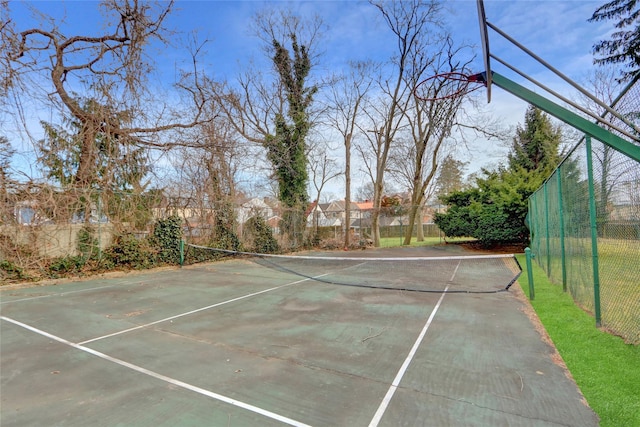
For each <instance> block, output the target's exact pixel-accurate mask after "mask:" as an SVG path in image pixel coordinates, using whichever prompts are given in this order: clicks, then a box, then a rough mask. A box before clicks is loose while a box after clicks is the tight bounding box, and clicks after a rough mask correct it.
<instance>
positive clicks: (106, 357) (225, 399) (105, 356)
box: [0, 316, 310, 427]
mask: <svg viewBox="0 0 640 427" xmlns="http://www.w3.org/2000/svg"><path fill="white" fill-rule="evenodd" d="M0 319H2V320H5V321H7V322H9V323H13V324H14V325H16V326H20V327H22V328H24V329H27V330H29V331H31V332H35V333H36V334H39V335H42V336H45V337H47V338H50V339H52V340H55V341H58V342H59V343H62V344H66V345H68V346H70V347H73V348H75V349H77V350H81V351H84V352H86V353H89V354H92V355H94V356H97V357H99V358H101V359H103V360H107V361H109V362H113V363H115V364H117V365H120V366H123V367H125V368H129V369H131V370H134V371H136V372H139V373H141V374H144V375H148V376H150V377H153V378H156V379H158V380H160V381H164V382H166V383H169V384H173V385H175V386H177V387H180V388H183V389H185V390H189V391H193V392H195V393H198V394H201V395H203V396H207V397H210V398H212V399H215V400H219V401H221V402H224V403H228V404H230V405H233V406H237V407H239V408H242V409H246V410H248V411H251V412H254V413H256V414H260V415H263V416H265V417H267V418H271V419H274V420H277V421H280V422H283V423H285V424H288V425H291V426H296V427H310V426H309V425H308V424H304V423H302V422H300V421H296V420H294V419H291V418H287V417H284V416H282V415H278V414H276V413H274V412H271V411H267V410H266V409H262V408H259V407H257V406H253V405H250V404H248V403H244V402H241V401H239V400H235V399H232V398H230V397H227V396H224V395H221V394H218V393H214V392H212V391H209V390H205V389H203V388H201V387H197V386H194V385H192V384H188V383H185V382H183V381H180V380H176V379H175V378H171V377H167V376H166V375H162V374H159V373H157V372H154V371H151V370H149V369H145V368H143V367H141V366H138V365H134V364H133V363H129V362H125V361H124V360H121V359H118V358H115V357H112V356H109V355H108V354H105V353H102V352H99V351H96V350H93V349H91V348H89V347H85V346H83V345H80V344H76V343H72V342H71V341H68V340H65V339H64V338H60V337H58V336H56V335H53V334H50V333H48V332H45V331H43V330H40V329H37V328H34V327H33V326H29V325H27V324H25V323H22V322H19V321H17V320H14V319H10V318H8V317H5V316H0Z"/></svg>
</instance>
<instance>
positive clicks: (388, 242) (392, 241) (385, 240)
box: [380, 237, 472, 248]
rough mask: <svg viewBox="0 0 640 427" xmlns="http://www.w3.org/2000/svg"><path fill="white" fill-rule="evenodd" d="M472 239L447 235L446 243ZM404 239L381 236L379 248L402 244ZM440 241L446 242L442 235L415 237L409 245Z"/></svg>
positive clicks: (422, 244)
mask: <svg viewBox="0 0 640 427" xmlns="http://www.w3.org/2000/svg"><path fill="white" fill-rule="evenodd" d="M469 240H472V239H471V238H469V237H460V238H457V237H447V242H448V243H456V242H467V241H469ZM403 241H404V237H402V238H400V237H381V238H380V247H381V248H393V247H397V246H402V242H403ZM441 243H446V242H445V241H444V238H443V237H425V238H424V241H423V242H418V241H417V240H416V238H415V237H414V238H412V239H411V244H410V245H409V246H431V245H439V244H441Z"/></svg>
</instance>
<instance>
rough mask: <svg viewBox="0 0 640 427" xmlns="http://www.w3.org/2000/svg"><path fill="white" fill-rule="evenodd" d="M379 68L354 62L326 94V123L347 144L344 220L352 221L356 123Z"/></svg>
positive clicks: (345, 239) (345, 241)
mask: <svg viewBox="0 0 640 427" xmlns="http://www.w3.org/2000/svg"><path fill="white" fill-rule="evenodd" d="M375 67H376V65H375V64H374V63H373V62H371V61H367V62H353V63H351V64H349V72H348V73H346V74H345V75H343V76H339V77H338V78H337V79H336V80H334V81H333V82H332V84H330V85H329V88H328V94H327V103H328V108H327V111H326V113H327V121H328V124H329V125H330V126H331V127H332V128H333V129H335V130H336V131H338V133H339V134H340V136H341V137H342V140H343V142H344V155H345V157H344V158H345V165H344V177H345V196H344V201H345V218H346V221H347V223H348V222H349V221H350V219H351V145H352V141H353V139H354V137H355V136H356V132H358V131H359V128H358V126H357V122H358V120H359V119H360V115H361V114H362V109H363V107H364V103H365V97H366V96H367V94H368V92H369V90H370V89H371V87H372V84H373V77H372V73H373V71H374V70H375ZM348 228H349V225H348V224H347V230H346V231H347V232H346V233H345V235H344V247H345V248H348V247H349V245H350V242H349V240H350V233H349V230H348Z"/></svg>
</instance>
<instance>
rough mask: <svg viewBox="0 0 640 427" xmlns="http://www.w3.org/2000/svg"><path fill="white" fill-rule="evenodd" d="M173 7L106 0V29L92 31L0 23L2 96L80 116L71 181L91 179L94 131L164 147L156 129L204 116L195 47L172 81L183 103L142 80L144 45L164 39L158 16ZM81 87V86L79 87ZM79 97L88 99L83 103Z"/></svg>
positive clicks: (146, 68) (146, 70)
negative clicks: (164, 97) (176, 104)
mask: <svg viewBox="0 0 640 427" xmlns="http://www.w3.org/2000/svg"><path fill="white" fill-rule="evenodd" d="M172 8H173V2H172V1H170V2H168V3H148V2H142V1H136V0H125V1H116V0H104V1H103V2H102V3H101V4H100V10H101V11H102V13H103V16H104V25H105V28H106V30H105V32H104V33H103V34H102V35H97V36H88V35H65V34H63V33H62V31H61V30H60V29H59V28H58V26H57V24H56V22H55V21H54V20H53V19H52V18H47V17H43V18H42V19H41V20H40V22H39V24H40V25H39V26H38V27H33V28H27V29H17V28H16V25H15V24H14V23H13V22H11V21H8V22H6V23H5V24H4V25H3V26H2V27H1V28H0V30H1V31H0V38H1V42H0V43H1V45H2V46H3V48H5V49H6V50H4V51H3V53H2V60H1V62H2V64H3V65H4V66H5V67H7V68H6V69H5V70H4V72H3V76H2V78H3V81H2V87H3V90H4V91H5V94H6V95H7V96H6V98H5V100H7V99H9V100H10V101H12V102H13V104H14V106H15V107H16V108H15V110H17V111H18V112H19V111H20V106H21V105H22V103H23V99H24V98H25V97H32V98H35V99H40V100H42V101H43V102H46V103H47V104H48V105H50V106H51V109H58V110H59V111H60V114H61V115H62V116H63V117H68V118H69V119H70V120H73V121H74V122H77V123H78V136H79V137H78V138H77V140H76V143H77V144H78V145H79V156H78V165H77V169H76V171H75V177H74V184H75V186H77V187H80V188H83V187H84V188H86V187H89V186H90V185H91V184H92V182H94V181H95V175H96V172H97V165H96V158H97V156H98V151H97V149H98V148H97V147H98V145H99V143H98V142H97V141H98V140H99V139H101V138H103V139H104V138H106V139H109V140H111V141H113V142H114V143H117V144H120V145H122V146H126V145H134V146H144V147H160V148H166V147H167V144H165V143H164V142H163V141H162V135H164V134H166V133H167V132H169V131H172V130H179V129H186V128H190V127H193V126H195V125H197V124H199V123H201V122H202V121H203V119H202V114H203V111H204V107H205V105H206V99H205V97H204V92H203V91H202V89H201V86H200V79H201V73H200V71H199V70H198V67H197V60H196V59H197V53H198V49H199V47H197V48H195V49H194V50H193V51H192V58H191V59H192V66H193V68H192V69H190V70H185V71H184V72H182V73H181V76H180V79H179V80H178V81H177V82H176V86H177V87H178V88H179V89H180V91H182V93H184V94H186V95H187V99H188V100H189V101H190V105H188V106H185V108H184V109H183V110H182V111H176V109H175V108H171V107H169V105H168V104H167V103H166V102H161V101H160V100H159V99H158V98H157V97H155V96H154V94H153V93H154V91H153V90H152V87H154V85H151V84H150V82H148V80H147V78H148V76H149V75H151V74H152V73H151V71H152V70H153V68H154V63H153V60H152V58H151V56H149V55H147V54H146V52H147V49H149V48H150V46H152V45H154V44H160V45H164V46H167V45H168V36H170V35H171V33H170V32H169V31H168V30H167V29H166V28H165V27H164V23H165V20H166V17H167V16H168V15H169V13H170V12H171V11H172ZM7 9H8V7H7ZM42 82H45V83H42ZM79 89H81V90H83V91H84V94H82V95H78V94H77V91H78V90H79ZM85 100H86V101H89V102H91V103H92V106H93V107H92V108H86V104H85V103H84V102H83V101H85ZM18 114H19V113H18Z"/></svg>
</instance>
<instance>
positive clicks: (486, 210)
mask: <svg viewBox="0 0 640 427" xmlns="http://www.w3.org/2000/svg"><path fill="white" fill-rule="evenodd" d="M560 142H561V133H560V130H559V129H558V128H554V127H553V126H552V124H551V122H550V121H549V118H548V116H546V115H545V114H544V113H543V112H542V111H540V110H538V109H537V108H535V107H530V108H529V109H528V110H527V112H526V116H525V125H524V128H521V127H518V129H517V131H516V136H515V138H514V139H513V145H512V152H511V153H510V154H509V155H508V160H509V166H508V168H507V167H500V168H498V170H497V171H487V170H483V171H482V173H481V174H480V175H479V176H478V177H477V178H476V180H475V185H474V186H473V187H471V188H469V189H468V190H464V191H455V192H453V193H451V194H449V195H447V196H445V197H443V198H442V200H443V202H444V203H445V204H447V205H448V206H449V209H448V210H447V212H446V213H444V214H436V217H435V223H436V224H437V225H438V227H439V228H440V229H441V230H442V231H443V232H444V233H445V234H446V235H447V236H450V237H462V236H464V237H474V238H476V239H478V241H480V243H482V244H484V245H486V246H491V245H496V244H503V243H522V244H524V243H526V242H527V240H528V237H529V232H528V230H527V228H526V225H525V218H526V215H527V210H528V198H529V196H531V194H533V192H534V191H535V190H536V189H537V188H538V187H540V185H541V184H542V183H543V181H544V180H545V178H547V176H549V173H550V172H551V171H552V170H553V169H555V167H556V166H557V165H558V163H559V160H560V155H559V153H558V147H559V146H560Z"/></svg>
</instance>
